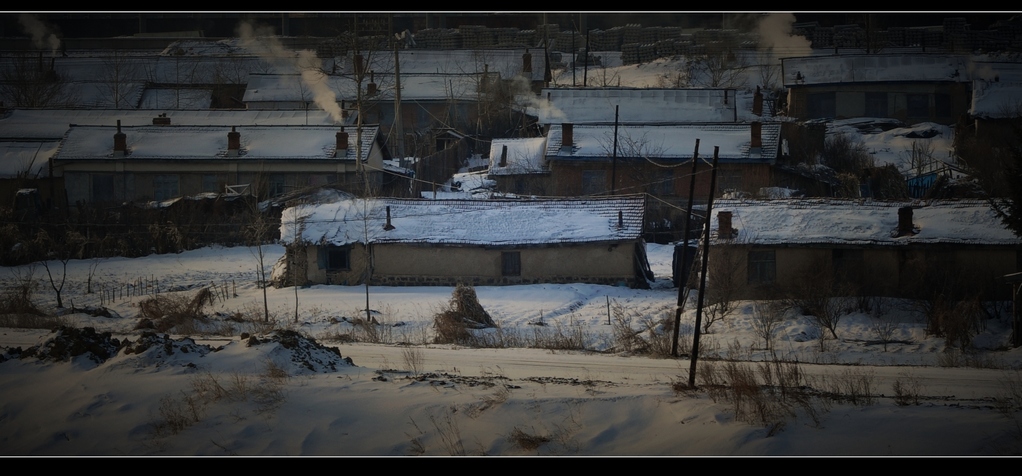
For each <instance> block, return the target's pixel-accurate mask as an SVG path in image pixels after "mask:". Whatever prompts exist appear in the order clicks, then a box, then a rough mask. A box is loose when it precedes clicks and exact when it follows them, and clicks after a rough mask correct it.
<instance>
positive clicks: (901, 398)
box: [892, 373, 922, 407]
mask: <svg viewBox="0 0 1022 476" xmlns="http://www.w3.org/2000/svg"><path fill="white" fill-rule="evenodd" d="M892 387H893V390H894V403H895V404H897V405H898V406H901V407H903V406H906V405H919V392H920V388H922V384H921V383H920V382H919V378H918V377H914V376H912V375H909V374H907V373H903V374H901V376H899V377H898V378H897V379H895V380H894V384H893V385H892Z"/></svg>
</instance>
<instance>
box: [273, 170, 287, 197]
mask: <svg viewBox="0 0 1022 476" xmlns="http://www.w3.org/2000/svg"><path fill="white" fill-rule="evenodd" d="M286 184H287V179H286V178H285V177H284V176H283V175H279V174H278V175H271V176H270V184H269V185H270V190H269V193H270V196H271V197H278V196H280V195H283V194H284V189H285V187H286Z"/></svg>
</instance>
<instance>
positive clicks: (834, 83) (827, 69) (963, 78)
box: [781, 54, 972, 124]
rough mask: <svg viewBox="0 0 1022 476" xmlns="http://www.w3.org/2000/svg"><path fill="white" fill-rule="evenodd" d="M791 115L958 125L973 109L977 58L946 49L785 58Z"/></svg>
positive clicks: (782, 66) (784, 67)
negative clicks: (972, 83)
mask: <svg viewBox="0 0 1022 476" xmlns="http://www.w3.org/2000/svg"><path fill="white" fill-rule="evenodd" d="M781 70H782V75H783V82H784V87H785V88H787V89H788V116H790V117H794V118H797V119H820V118H838V119H842V118H849V117H885V118H894V119H898V120H901V121H903V122H907V123H910V124H914V123H918V122H936V123H939V124H954V123H955V121H956V120H957V119H958V117H959V116H960V115H962V114H964V113H965V112H966V111H967V110H968V108H969V100H970V92H969V89H970V81H971V79H970V72H971V71H972V67H971V61H970V59H969V58H968V57H966V56H959V55H944V54H916V55H906V54H896V55H840V56H836V55H835V56H806V57H799V58H782V59H781Z"/></svg>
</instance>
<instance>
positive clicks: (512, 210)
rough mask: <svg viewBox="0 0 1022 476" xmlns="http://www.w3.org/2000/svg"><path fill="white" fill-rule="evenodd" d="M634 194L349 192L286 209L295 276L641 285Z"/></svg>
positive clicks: (333, 280)
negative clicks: (427, 196) (410, 195)
mask: <svg viewBox="0 0 1022 476" xmlns="http://www.w3.org/2000/svg"><path fill="white" fill-rule="evenodd" d="M643 210H644V198H643V196H641V195H632V196H619V197H610V198H587V199H563V200H511V199H502V200H414V199H396V198H368V199H358V198H348V199H343V200H339V201H336V202H333V203H322V204H317V205H300V206H295V207H291V208H288V209H286V210H284V212H283V216H282V224H281V241H283V242H284V244H285V245H286V247H287V256H286V259H285V260H284V261H285V263H284V265H285V267H286V269H280V268H278V269H277V270H275V272H274V275H275V276H278V277H280V278H282V279H283V281H284V282H287V283H294V282H297V283H298V284H300V285H301V284H344V285H354V284H362V283H366V282H368V283H369V284H373V285H387V286H422V285H427V286H428V285H436V286H451V285H455V284H458V283H464V284H471V285H510V284H535V283H595V284H609V285H627V286H631V287H648V282H649V281H652V279H653V275H652V272H651V271H650V269H649V264H648V262H647V260H646V254H645V243H644V242H643V239H642V231H643V230H642V228H643Z"/></svg>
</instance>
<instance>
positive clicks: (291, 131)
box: [54, 125, 378, 160]
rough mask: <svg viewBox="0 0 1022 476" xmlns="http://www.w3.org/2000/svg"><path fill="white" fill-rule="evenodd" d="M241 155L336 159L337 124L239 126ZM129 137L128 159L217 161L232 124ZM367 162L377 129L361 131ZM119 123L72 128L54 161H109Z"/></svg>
mask: <svg viewBox="0 0 1022 476" xmlns="http://www.w3.org/2000/svg"><path fill="white" fill-rule="evenodd" d="M236 129H237V131H238V132H239V133H240V134H241V151H240V153H239V155H238V158H239V159H242V160H244V159H324V160H336V159H337V157H334V152H335V151H336V146H337V138H336V133H337V132H339V131H340V128H339V127H335V126H240V127H237V128H236ZM121 130H122V131H123V132H124V134H125V135H126V138H127V145H128V150H129V152H128V155H127V157H126V159H130V160H140V159H155V160H173V159H212V158H222V157H226V156H227V134H228V133H229V132H230V131H231V128H230V127H227V126H174V125H170V126H135V127H121ZM362 131H363V132H362V160H367V159H368V158H369V152H370V150H371V149H372V144H373V140H374V139H375V138H376V135H377V133H378V131H377V127H375V126H372V127H363V129H362ZM116 132H117V128H116V127H109V126H72V127H71V129H70V130H68V132H67V135H66V136H65V138H64V141H63V143H62V144H61V147H60V149H59V150H58V151H57V153H56V155H55V156H54V159H55V160H88V159H108V158H111V157H113V142H114V141H113V137H114V134H115V133H116ZM347 132H348V149H347V153H346V156H345V157H341V159H347V160H355V154H356V148H355V140H356V137H357V134H356V133H355V131H354V130H350V128H349V130H347Z"/></svg>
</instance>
